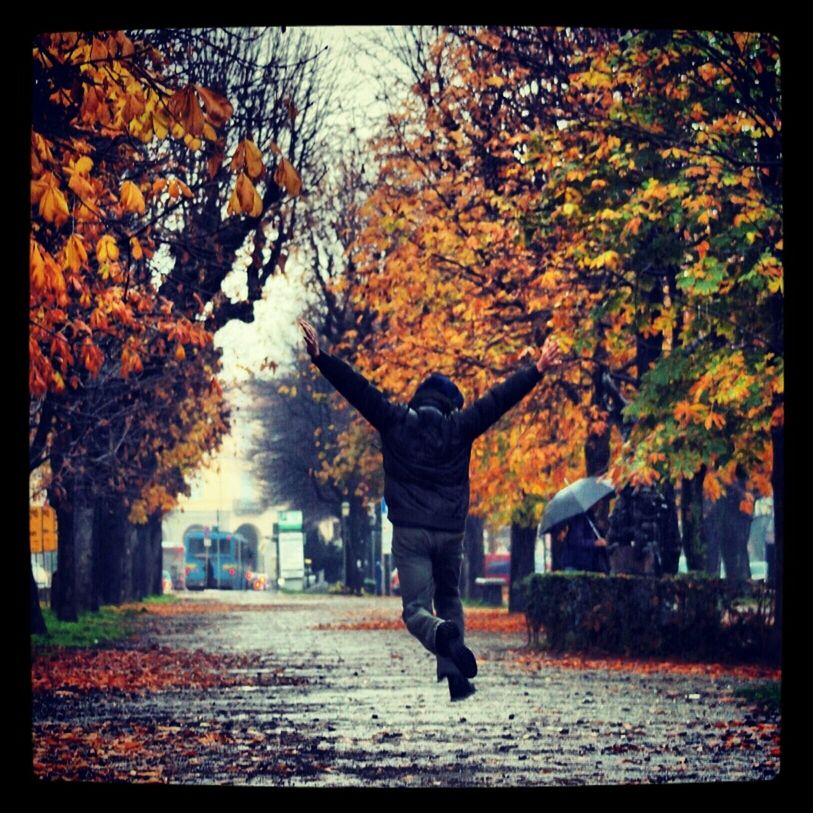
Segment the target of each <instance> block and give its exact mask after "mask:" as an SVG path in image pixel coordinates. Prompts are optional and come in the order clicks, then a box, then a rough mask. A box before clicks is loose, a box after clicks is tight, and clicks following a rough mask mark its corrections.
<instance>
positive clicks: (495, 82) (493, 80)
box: [486, 76, 505, 88]
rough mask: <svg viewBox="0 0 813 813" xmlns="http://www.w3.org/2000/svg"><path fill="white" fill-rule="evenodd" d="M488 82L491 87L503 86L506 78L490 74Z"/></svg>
mask: <svg viewBox="0 0 813 813" xmlns="http://www.w3.org/2000/svg"><path fill="white" fill-rule="evenodd" d="M486 84H487V85H489V86H490V87H495V88H501V87H502V86H503V85H504V84H505V79H503V78H502V77H501V76H489V77H488V79H486Z"/></svg>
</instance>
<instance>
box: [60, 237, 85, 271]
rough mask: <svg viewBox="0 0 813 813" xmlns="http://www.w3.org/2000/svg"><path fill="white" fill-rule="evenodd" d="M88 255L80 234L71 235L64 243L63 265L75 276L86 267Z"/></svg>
mask: <svg viewBox="0 0 813 813" xmlns="http://www.w3.org/2000/svg"><path fill="white" fill-rule="evenodd" d="M87 261H88V253H87V250H86V249H85V243H84V241H83V240H82V236H81V235H80V234H72V235H71V236H70V237H69V238H68V241H67V242H66V243H65V264H66V266H67V267H68V268H70V269H71V270H72V271H73V272H74V273H75V274H76V273H79V270H80V269H81V268H82V267H83V266H84V265H86V263H87Z"/></svg>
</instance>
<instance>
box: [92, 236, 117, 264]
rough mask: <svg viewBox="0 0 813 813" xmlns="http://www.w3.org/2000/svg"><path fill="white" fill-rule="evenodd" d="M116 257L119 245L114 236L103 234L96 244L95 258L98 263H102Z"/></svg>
mask: <svg viewBox="0 0 813 813" xmlns="http://www.w3.org/2000/svg"><path fill="white" fill-rule="evenodd" d="M118 258H119V247H118V245H116V238H115V237H113V236H112V235H110V234H105V235H104V236H103V237H102V238H101V239H100V240H99V242H98V243H97V244H96V259H97V260H98V261H99V262H100V263H104V262H107V261H114V260H117V259H118Z"/></svg>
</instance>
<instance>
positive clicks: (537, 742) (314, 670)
mask: <svg viewBox="0 0 813 813" xmlns="http://www.w3.org/2000/svg"><path fill="white" fill-rule="evenodd" d="M170 606H171V605H170ZM176 609H177V610H178V611H177V612H176V613H174V614H166V615H153V614H152V613H144V614H143V621H142V623H141V624H140V625H139V627H140V633H139V636H138V637H137V638H136V639H134V640H131V641H128V642H126V643H124V644H118V645H116V646H115V647H112V648H109V649H108V650H103V651H100V652H98V653H96V652H92V653H81V654H78V655H67V654H62V655H59V656H53V657H52V658H46V659H44V660H43V661H42V662H40V661H38V660H37V659H35V662H34V707H33V720H32V730H33V740H34V770H35V775H36V776H37V777H38V778H39V779H41V780H43V781H53V780H60V779H63V780H68V781H79V782H118V781H123V782H161V783H170V784H196V785H197V784H217V785H249V786H251V785H260V786H296V787H413V786H415V787H427V786H429V787H432V786H435V787H437V786H440V787H472V786H493V787H517V786H534V787H537V786H569V785H625V784H662V783H698V782H703V783H721V782H736V783H740V782H743V783H745V782H752V783H753V782H758V783H763V782H766V781H769V780H771V779H774V778H776V777H777V776H778V774H779V770H780V764H781V755H780V749H779V736H780V733H781V729H780V724H781V720H780V717H779V712H778V711H777V710H775V709H774V710H768V709H766V708H763V707H761V706H759V705H755V704H754V702H753V701H751V700H747V699H744V698H742V697H740V696H739V695H738V694H737V693H736V690H737V689H738V688H739V687H742V686H743V685H752V686H757V685H759V684H760V683H764V682H765V680H766V676H765V675H763V674H760V673H759V672H758V671H755V672H754V673H753V674H750V673H749V674H746V675H745V676H744V675H743V674H742V673H733V672H728V671H726V670H719V669H717V670H713V669H709V670H706V671H703V670H702V669H699V668H698V669H695V670H694V671H690V672H688V673H687V671H677V670H667V669H662V668H652V669H648V668H644V667H641V665H640V664H639V665H638V666H635V665H634V664H631V665H630V667H629V668H619V664H617V663H616V664H613V668H610V667H609V666H602V664H601V663H599V664H598V665H595V664H592V663H587V664H582V665H581V666H578V665H574V662H573V660H572V659H570V660H569V659H554V658H546V657H539V656H529V654H528V653H527V651H526V650H525V649H524V646H525V643H526V635H525V632H524V631H523V630H522V629H521V627H520V626H519V624H517V623H515V624H514V625H513V628H511V626H510V625H507V627H506V628H507V631H488V630H484V629H480V630H478V629H473V630H472V631H470V632H467V643H468V644H469V646H470V647H471V648H472V649H473V650H474V652H475V653H476V655H477V658H478V663H479V668H480V673H479V675H478V677H477V678H475V680H474V683H475V685H476V687H477V693H476V694H475V695H474V696H473V697H471V698H469V699H467V700H465V701H462V702H457V703H451V702H450V701H449V695H448V689H447V686H446V683H445V682H444V683H437V682H436V681H435V672H434V658H433V657H432V656H431V655H430V654H429V653H428V652H426V651H425V650H423V649H422V648H421V647H420V646H419V645H418V644H417V642H416V641H415V640H414V639H413V638H411V636H410V635H409V634H408V633H407V632H406V630H405V629H404V627H403V626H402V625H401V623H400V617H399V614H400V602H399V599H397V598H389V597H387V598H372V597H369V598H355V597H349V596H328V595H286V594H272V593H245V594H231V593H227V592H225V591H223V592H218V591H208V592H206V593H205V594H202V595H201V594H184V595H182V596H181V601H179V602H178V607H177V608H176ZM193 610H194V612H193ZM476 613H477V610H472V611H470V614H469V616H470V617H472V618H473V616H474V615H476ZM514 620H515V621H519V619H514ZM473 626H474V625H473ZM501 629H502V628H501ZM71 658H74V659H76V660H75V663H73V664H72V662H71V660H70V659H71ZM66 659H67V660H66ZM79 659H81V665H82V668H84V669H86V670H87V675H88V680H87V681H84V682H77V681H75V680H73V678H72V677H71V675H75V674H76V670H77V668H78V667H76V664H79V663H80V660H79ZM72 681H73V682H72Z"/></svg>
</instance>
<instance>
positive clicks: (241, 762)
mask: <svg viewBox="0 0 813 813" xmlns="http://www.w3.org/2000/svg"><path fill="white" fill-rule="evenodd" d="M260 607H261V605H254V606H244V605H243V606H241V605H230V604H225V603H221V602H191V601H184V602H178V603H175V604H166V605H160V604H156V605H142V604H135V605H128V606H122V607H121V609H122V610H135V611H137V612H138V613H139V614H140V615H141V617H142V618H143V619H144V620H145V621H149V620H150V619H149V616H150V615H157V616H170V617H177V616H180V617H182V616H187V615H199V614H201V613H213V614H222V613H224V612H229V611H234V610H239V611H241V612H245V611H247V610H248V611H252V610H255V609H258V608H260ZM266 609H267V608H266ZM178 620H179V621H183V620H184V619H183V618H179V619H178ZM31 682H32V692H33V698H34V703H35V705H37V704H44V705H46V706H53V707H54V708H60V707H61V706H62V705H64V703H65V702H67V701H70V700H75V701H77V702H82V701H83V700H84V701H85V702H90V703H91V704H92V703H93V702H94V699H95V698H98V697H99V696H100V694H101V695H103V696H104V697H105V698H108V699H111V698H112V699H114V700H115V698H116V697H121V698H122V699H124V698H127V697H137V696H141V697H145V696H148V695H156V694H158V693H162V692H195V691H207V690H217V689H229V688H233V687H276V686H292V685H301V684H305V683H307V682H308V681H307V679H305V678H302V677H294V676H289V675H286V674H285V668H284V667H282V666H280V665H279V664H276V663H274V662H272V661H271V659H270V658H268V657H267V656H263V655H260V654H233V653H217V654H215V653H212V652H208V651H205V650H202V649H198V650H186V649H183V650H180V649H172V648H169V647H166V646H156V645H151V646H143V645H139V644H138V643H137V642H133V643H130V644H123V645H122V644H116V645H111V646H99V647H92V648H64V647H47V648H43V649H41V650H37V651H35V652H34V654H33V658H32V664H31ZM58 718H59V715H58V714H56V715H49V720H48V721H47V722H44V721H43V722H40V721H38V722H35V724H34V726H33V746H34V751H33V756H34V760H33V768H34V775H35V776H36V777H38V778H40V779H46V780H61V781H91V782H170V781H183V780H184V779H187V780H194V779H196V778H198V779H199V778H200V776H201V775H205V776H207V777H209V778H210V779H211V780H212V781H219V782H224V783H229V782H230V781H237V780H239V781H244V780H245V779H246V778H247V777H251V776H255V775H264V776H275V777H278V778H279V779H280V780H281V781H283V780H284V778H285V777H286V776H289V775H291V774H294V773H295V774H297V775H300V776H301V775H307V774H310V773H316V772H320V771H325V770H329V767H328V765H327V763H326V762H325V759H326V753H325V751H324V746H323V745H322V744H320V743H319V742H316V743H314V741H313V740H309V739H306V738H304V737H301V736H299V735H298V734H297V733H296V732H293V731H284V730H280V729H278V728H277V727H276V726H275V725H274V724H273V723H265V724H260V723H252V722H251V721H246V722H245V723H242V724H240V723H238V722H235V721H229V720H223V719H216V718H214V717H210V718H209V719H206V720H200V719H194V720H187V721H184V720H180V719H146V720H137V721H136V720H126V719H123V720H119V719H116V720H102V721H96V722H93V723H88V724H85V725H82V724H76V723H74V722H70V723H67V722H60V721H59V719H58Z"/></svg>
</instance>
